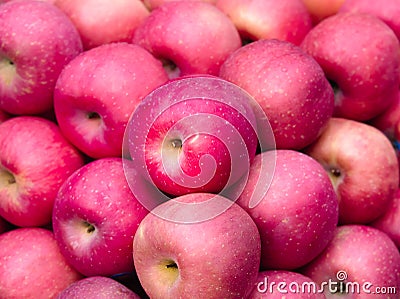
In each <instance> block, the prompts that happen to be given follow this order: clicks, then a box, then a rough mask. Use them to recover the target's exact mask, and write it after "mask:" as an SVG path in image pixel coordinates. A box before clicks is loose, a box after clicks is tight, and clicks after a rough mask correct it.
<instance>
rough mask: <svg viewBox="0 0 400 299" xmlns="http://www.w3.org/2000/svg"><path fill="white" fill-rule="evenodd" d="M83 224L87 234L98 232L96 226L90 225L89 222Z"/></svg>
mask: <svg viewBox="0 0 400 299" xmlns="http://www.w3.org/2000/svg"><path fill="white" fill-rule="evenodd" d="M83 224H84V226H85V227H86V232H87V233H88V234H91V233H93V232H94V231H95V230H96V228H95V227H94V225H92V224H90V223H89V222H87V221H84V222H83Z"/></svg>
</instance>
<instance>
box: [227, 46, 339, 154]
mask: <svg viewBox="0 0 400 299" xmlns="http://www.w3.org/2000/svg"><path fill="white" fill-rule="evenodd" d="M220 77H221V78H223V79H225V80H228V81H230V82H232V83H234V84H237V85H238V86H240V87H242V88H243V89H245V90H246V91H247V92H249V93H250V94H251V95H252V96H253V97H254V99H255V100H256V101H257V102H258V104H259V105H260V106H261V107H262V109H263V110H264V112H265V115H266V116H267V118H268V119H269V122H270V124H271V127H272V130H273V133H274V135H275V140H276V147H277V148H286V149H296V150H298V149H302V148H304V147H305V146H307V145H308V144H310V143H311V142H313V141H314V140H315V139H316V138H317V137H318V135H319V134H320V133H321V131H322V129H323V128H324V127H325V125H326V123H327V121H328V120H329V118H330V117H331V115H332V113H333V108H334V106H333V105H334V97H333V91H332V88H331V86H330V85H329V82H328V81H327V80H326V78H325V75H324V72H323V71H322V69H321V67H320V66H319V65H318V63H316V61H315V60H314V59H313V58H312V57H311V56H310V55H308V54H306V53H304V52H303V51H302V50H301V49H300V48H299V47H297V46H295V45H293V44H291V43H289V42H284V41H278V40H259V41H256V42H253V43H251V44H248V45H246V46H243V47H241V48H240V49H238V50H237V51H235V52H234V53H233V54H232V55H230V56H229V58H228V59H227V60H226V61H225V63H224V64H223V65H222V67H221V72H220ZM258 118H259V119H261V117H258Z"/></svg>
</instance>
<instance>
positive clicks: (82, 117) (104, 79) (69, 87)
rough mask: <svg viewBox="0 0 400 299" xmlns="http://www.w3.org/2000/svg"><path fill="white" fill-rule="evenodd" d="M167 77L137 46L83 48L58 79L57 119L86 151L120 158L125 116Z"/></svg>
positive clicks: (74, 140) (120, 44) (100, 155)
mask: <svg viewBox="0 0 400 299" xmlns="http://www.w3.org/2000/svg"><path fill="white" fill-rule="evenodd" d="M167 80H168V76H167V74H166V73H165V71H164V69H163V67H162V65H161V63H160V62H159V61H158V60H157V59H155V58H154V57H153V56H152V55H151V54H150V53H148V52H147V51H146V50H144V49H143V48H141V47H139V46H137V45H132V44H128V43H111V44H106V45H102V46H99V47H96V48H94V49H91V50H87V51H85V52H84V53H82V54H81V55H79V56H78V57H76V58H75V59H73V60H72V61H71V62H70V63H69V64H68V65H67V66H66V67H65V68H64V70H63V71H62V72H61V74H60V77H59V78H58V80H57V84H56V87H55V91H54V109H55V114H56V118H57V122H58V124H59V126H60V129H61V130H62V132H63V134H64V135H65V136H66V138H67V139H68V140H70V142H71V143H73V144H74V145H75V146H76V147H77V148H79V149H80V150H81V151H82V152H84V153H85V154H86V155H88V156H90V157H92V158H95V159H97V158H104V157H110V156H113V157H121V155H122V140H123V136H124V132H125V127H126V125H127V123H128V120H129V117H130V116H131V114H132V112H133V111H134V110H135V108H136V106H137V105H138V104H139V102H140V101H141V100H142V99H143V98H144V97H145V96H146V95H147V94H148V93H150V92H151V91H152V90H153V89H154V88H156V87H158V86H159V85H162V84H163V83H165V82H166V81H167Z"/></svg>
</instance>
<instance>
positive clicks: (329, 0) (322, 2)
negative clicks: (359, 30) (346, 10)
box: [302, 0, 345, 25]
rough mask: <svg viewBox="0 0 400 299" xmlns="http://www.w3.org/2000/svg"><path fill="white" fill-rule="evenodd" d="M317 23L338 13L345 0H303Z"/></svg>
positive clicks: (314, 22)
mask: <svg viewBox="0 0 400 299" xmlns="http://www.w3.org/2000/svg"><path fill="white" fill-rule="evenodd" d="M302 1H303V3H304V4H305V6H306V7H307V10H308V12H309V13H310V15H311V18H312V21H313V24H314V25H316V24H318V23H319V22H321V21H322V20H323V19H326V18H327V17H330V16H333V15H335V14H336V13H338V11H339V9H340V7H341V6H342V5H343V2H345V0H302Z"/></svg>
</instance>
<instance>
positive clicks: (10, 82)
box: [0, 0, 82, 114]
mask: <svg viewBox="0 0 400 299" xmlns="http://www.w3.org/2000/svg"><path fill="white" fill-rule="evenodd" d="M0 40H1V43H0V109H2V110H4V111H5V112H8V113H11V114H40V113H42V112H45V111H47V110H50V109H51V108H52V106H53V90H54V86H55V84H56V80H57V78H58V75H59V74H60V72H61V70H62V69H63V68H64V66H65V65H66V64H67V63H68V62H69V61H71V60H72V59H73V58H74V57H75V56H77V55H78V54H79V53H80V52H82V43H81V39H80V37H79V34H78V32H77V30H76V28H75V26H74V25H73V24H72V22H71V21H70V20H69V18H68V17H67V16H66V15H65V14H64V13H63V12H62V11H60V10H59V9H57V8H56V7H55V6H54V5H52V4H50V3H48V2H45V1H30V0H22V1H11V2H8V3H4V4H2V5H1V6H0Z"/></svg>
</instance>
